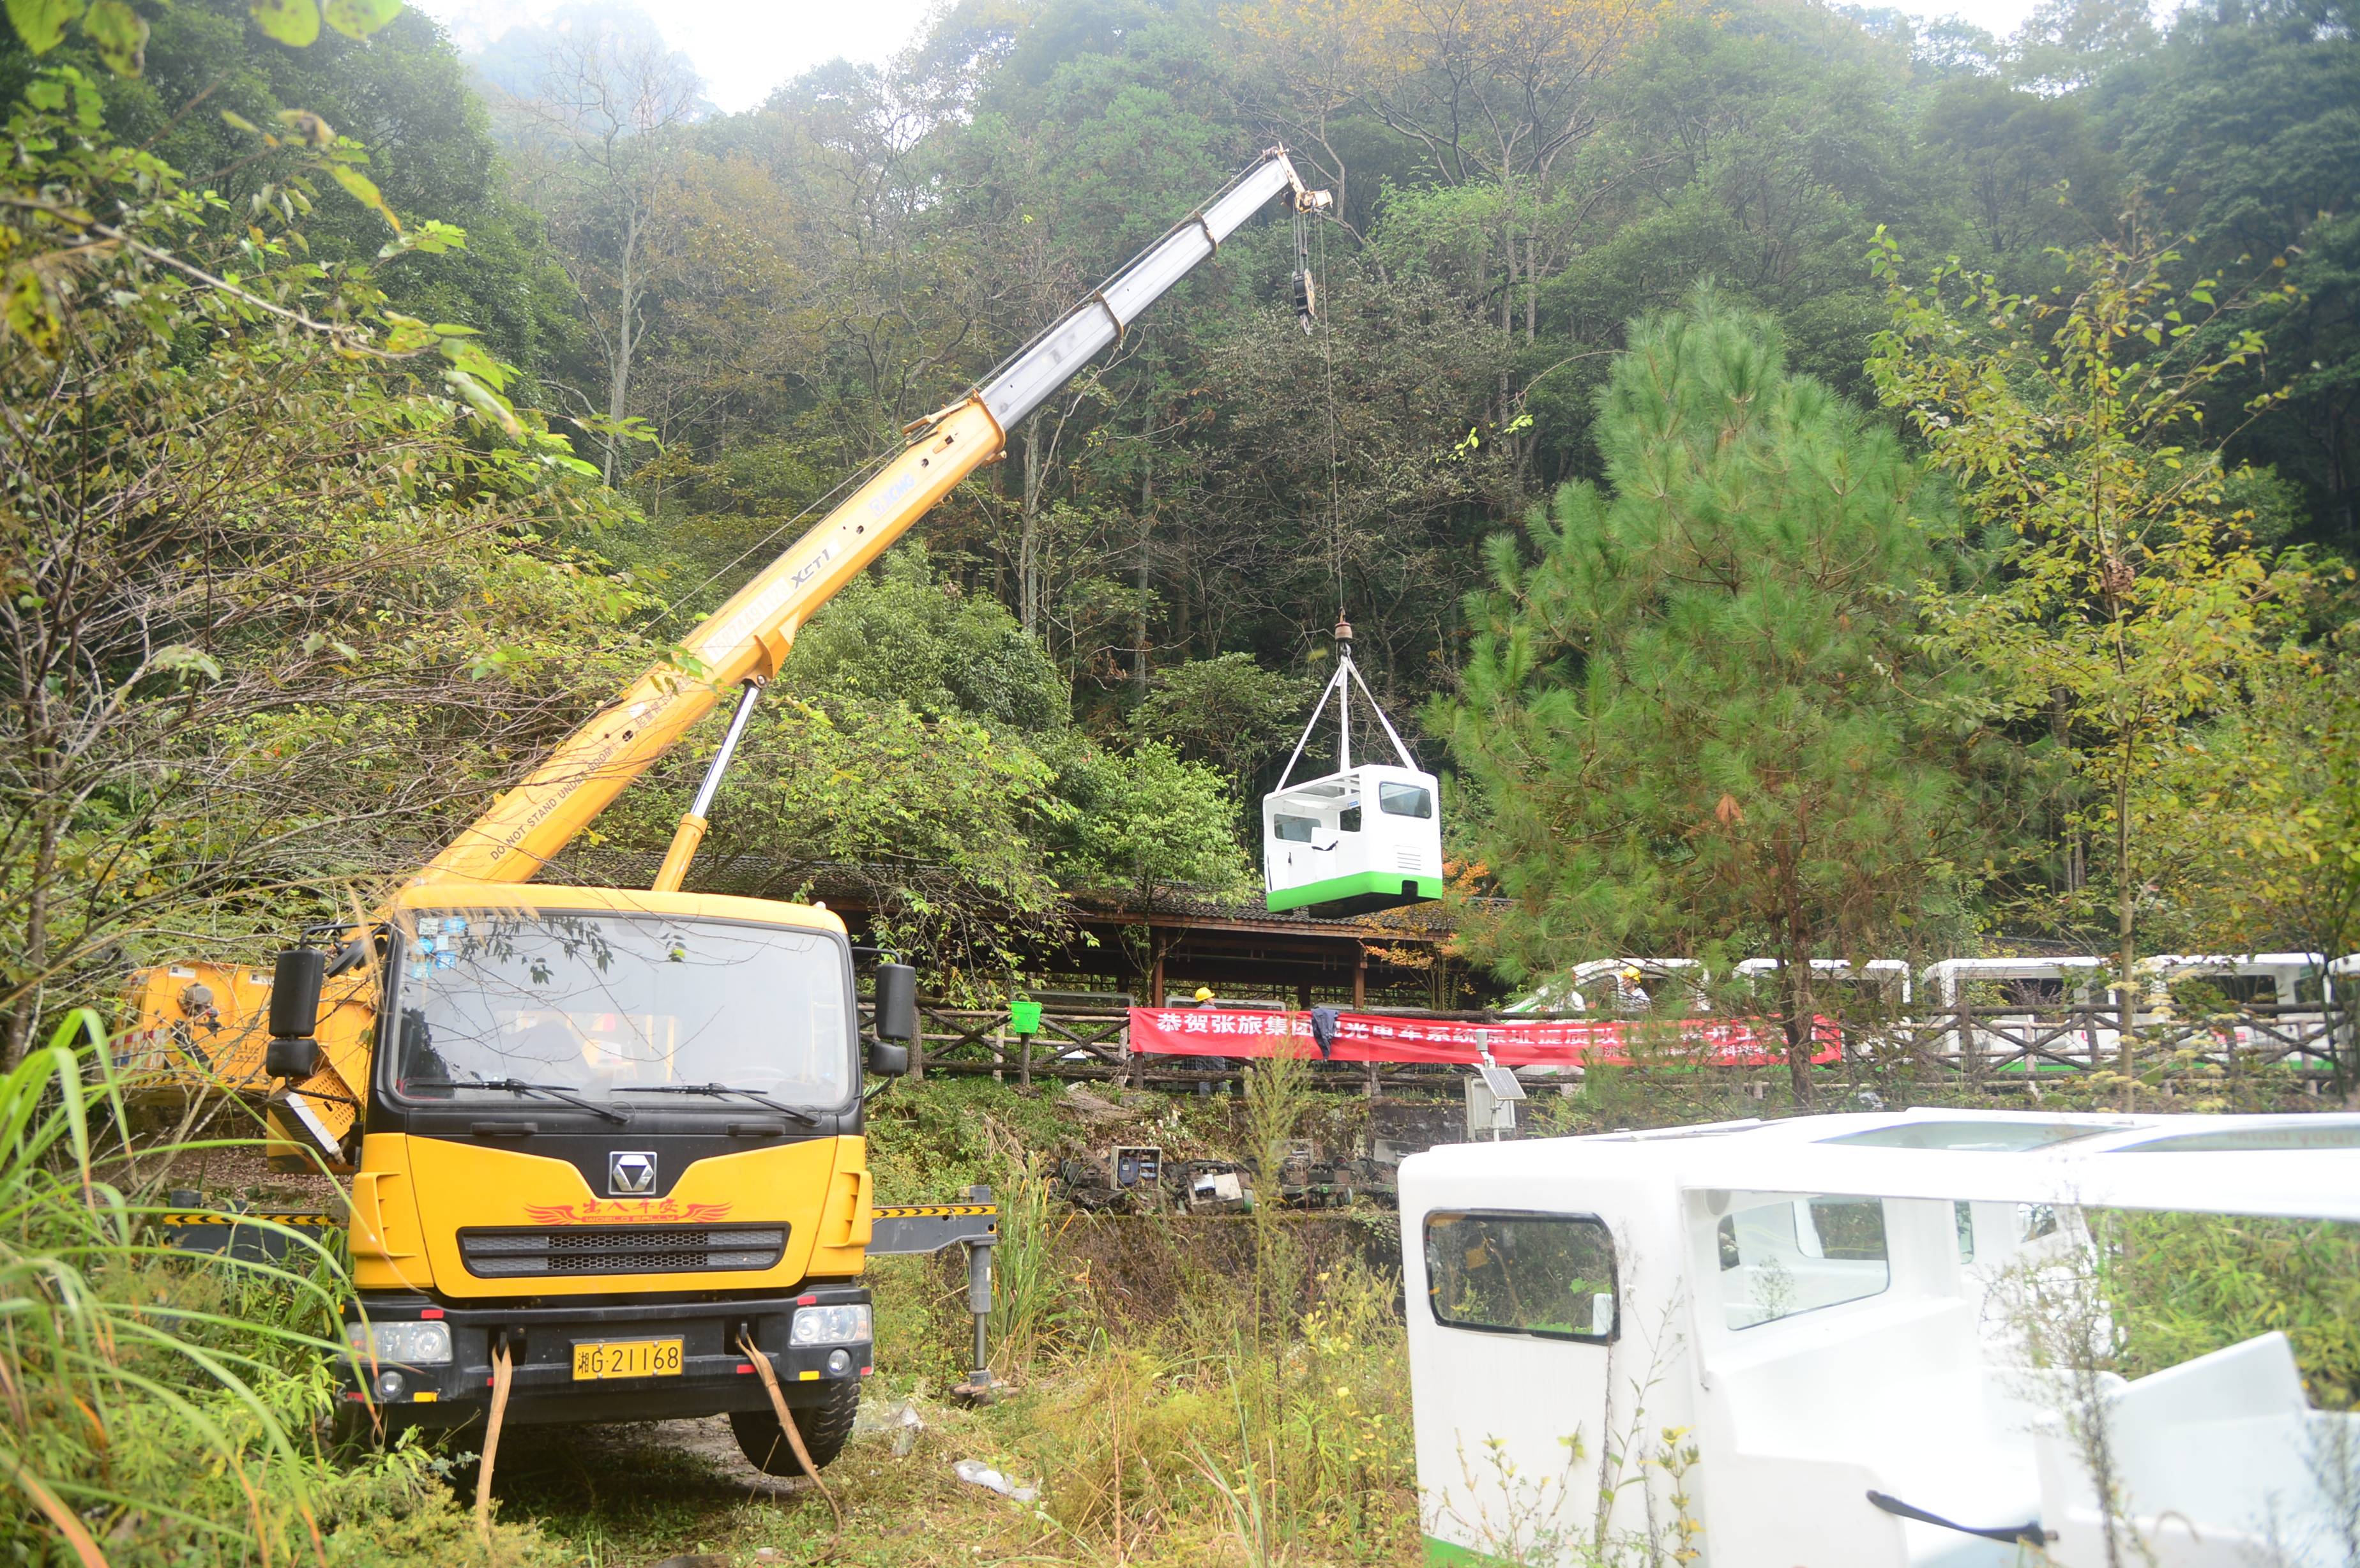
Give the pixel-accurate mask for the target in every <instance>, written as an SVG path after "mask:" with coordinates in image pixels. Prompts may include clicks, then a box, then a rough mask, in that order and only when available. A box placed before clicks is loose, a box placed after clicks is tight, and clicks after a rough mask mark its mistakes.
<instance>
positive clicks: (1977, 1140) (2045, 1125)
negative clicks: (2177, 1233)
mask: <svg viewBox="0 0 2360 1568" xmlns="http://www.w3.org/2000/svg"><path fill="white" fill-rule="evenodd" d="M2127 1125H2128V1124H2126V1123H2119V1122H2118V1123H2114V1124H2111V1125H2091V1124H2087V1123H2081V1124H2077V1123H2073V1122H2049V1121H2038V1122H2035V1121H2021V1122H2019V1121H1997V1120H1994V1121H1965V1122H1899V1123H1896V1124H1895V1125H1894V1126H1892V1127H1871V1128H1869V1129H1868V1130H1867V1131H1866V1132H1848V1133H1845V1134H1843V1135H1842V1136H1841V1137H1840V1138H1821V1139H1820V1140H1819V1141H1820V1142H1822V1143H1825V1144H1829V1145H1830V1146H1832V1145H1837V1144H1855V1145H1859V1146H1861V1147H1863V1148H1867V1149H1950V1150H1953V1151H1963V1152H1971V1153H1991V1154H2013V1153H2018V1152H2021V1151H2022V1150H2025V1149H2047V1148H2049V1146H2051V1145H2052V1144H2060V1143H2070V1142H2072V1141H2073V1140H2074V1139H2075V1138H2095V1137H2097V1136H2098V1135H2099V1134H2100V1133H2102V1132H2119V1131H2120V1130H2122V1128H2123V1127H2125V1126H2127Z"/></svg>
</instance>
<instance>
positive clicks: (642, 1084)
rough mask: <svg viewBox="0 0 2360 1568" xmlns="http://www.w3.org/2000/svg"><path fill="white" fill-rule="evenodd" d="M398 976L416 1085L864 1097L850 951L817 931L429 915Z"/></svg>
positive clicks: (409, 1091)
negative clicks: (677, 1088)
mask: <svg viewBox="0 0 2360 1568" xmlns="http://www.w3.org/2000/svg"><path fill="white" fill-rule="evenodd" d="M396 986H397V989H396V992H395V1003H394V1008H395V1018H396V1025H395V1033H396V1049H395V1051H394V1066H393V1077H394V1083H393V1087H394V1090H395V1092H396V1093H397V1094H401V1095H403V1096H404V1097H407V1098H411V1099H427V1100H432V1099H447V1098H451V1097H453V1096H454V1095H457V1094H467V1095H469V1097H470V1098H473V1097H475V1096H477V1095H481V1094H489V1093H501V1092H503V1091H499V1090H495V1089H492V1088H491V1087H490V1086H491V1085H494V1084H500V1083H509V1082H515V1083H529V1084H533V1085H538V1086H540V1087H542V1088H545V1089H555V1090H563V1091H566V1092H569V1093H571V1094H578V1095H583V1096H587V1097H591V1098H597V1099H604V1098H605V1097H606V1096H608V1095H610V1094H618V1092H627V1091H629V1090H632V1089H642V1088H648V1087H652V1086H657V1085H662V1084H672V1083H677V1084H726V1085H727V1086H729V1087H731V1088H737V1089H751V1090H754V1091H757V1092H759V1093H760V1094H767V1095H770V1096H772V1097H773V1098H776V1099H780V1100H783V1101H786V1102H788V1103H790V1104H793V1105H811V1106H814V1107H818V1108H823V1109H825V1108H830V1107H834V1106H836V1105H842V1104H843V1103H844V1102H845V1101H846V1100H847V1099H848V1098H849V1097H850V1095H851V1094H852V1063H853V1039H852V1027H851V1021H850V1018H849V1015H848V1013H847V1007H849V984H848V981H847V969H846V964H845V957H844V949H843V946H842V944H841V943H839V942H836V941H835V940H833V939H832V938H830V937H828V936H825V935H823V934H822V933H820V932H817V931H782V930H781V929H779V928H777V927H775V926H761V925H752V924H746V923H741V922H738V921H735V920H683V919H678V918H673V917H669V916H658V915H634V914H578V913H568V912H560V911H552V910H542V909H494V910H475V911H468V912H464V913H451V914H421V915H420V916H418V917H417V920H416V926H415V929H414V930H405V931H403V933H402V953H401V959H400V968H399V974H398V975H397V976H396ZM621 1098H622V1099H623V1101H624V1103H626V1104H628V1103H630V1097H629V1096H628V1094H622V1095H621ZM639 1104H641V1105H644V1104H645V1102H644V1101H640V1102H639Z"/></svg>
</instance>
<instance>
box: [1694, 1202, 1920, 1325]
mask: <svg viewBox="0 0 2360 1568" xmlns="http://www.w3.org/2000/svg"><path fill="white" fill-rule="evenodd" d="M1714 1231H1715V1236H1714V1240H1715V1241H1716V1242H1717V1243H1718V1246H1719V1250H1720V1253H1721V1311H1722V1313H1723V1315H1724V1318H1725V1320H1726V1321H1727V1323H1728V1324H1729V1326H1730V1327H1732V1328H1739V1329H1743V1328H1756V1327H1759V1326H1760V1325H1762V1324H1763V1323H1775V1322H1776V1321H1777V1320H1778V1319H1780V1318H1790V1317H1793V1316H1794V1315H1795V1314H1796V1313H1797V1312H1815V1311H1817V1310H1818V1309H1819V1308H1821V1307H1833V1306H1840V1305H1841V1304H1842V1303H1843V1302H1846V1301H1863V1300H1865V1299H1866V1298H1868V1297H1870V1296H1874V1295H1878V1294H1880V1293H1882V1292H1883V1291H1884V1290H1885V1287H1886V1286H1888V1285H1890V1284H1891V1283H1892V1282H1893V1270H1892V1266H1891V1264H1890V1263H1889V1262H1888V1261H1887V1259H1886V1257H1885V1203H1884V1201H1883V1200H1882V1199H1879V1198H1780V1199H1776V1200H1775V1201H1773V1202H1770V1203H1752V1204H1748V1205H1746V1206H1745V1207H1743V1208H1740V1209H1737V1210H1735V1211H1733V1212H1732V1213H1730V1214H1723V1215H1722V1216H1721V1220H1720V1222H1719V1224H1718V1225H1715V1227H1714Z"/></svg>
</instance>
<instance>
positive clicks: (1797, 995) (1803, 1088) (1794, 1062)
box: [1778, 951, 1819, 1109]
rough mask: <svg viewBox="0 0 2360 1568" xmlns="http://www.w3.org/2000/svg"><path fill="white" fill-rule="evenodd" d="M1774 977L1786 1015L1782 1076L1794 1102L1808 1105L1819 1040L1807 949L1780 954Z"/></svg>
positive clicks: (1806, 1106)
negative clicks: (1814, 1026)
mask: <svg viewBox="0 0 2360 1568" xmlns="http://www.w3.org/2000/svg"><path fill="white" fill-rule="evenodd" d="M1778 978H1779V980H1780V982H1781V985H1780V989H1782V990H1783V991H1785V992H1786V1007H1785V1009H1784V1011H1785V1013H1786V1017H1785V1018H1784V1019H1783V1020H1782V1022H1783V1023H1784V1025H1785V1029H1786V1077H1787V1081H1788V1082H1789V1083H1792V1084H1793V1085H1794V1090H1795V1104H1797V1105H1801V1106H1803V1107H1805V1108H1807V1109H1808V1107H1809V1105H1810V1104H1811V1053H1812V1052H1813V1051H1816V1050H1817V1049H1818V1048H1819V1040H1818V1038H1817V1036H1816V1035H1815V1034H1814V1033H1813V1031H1812V1029H1811V1024H1812V1018H1813V1008H1812V1004H1811V960H1810V954H1809V953H1808V951H1806V952H1804V953H1801V954H1800V955H1799V956H1794V955H1787V954H1782V955H1780V957H1779V960H1778Z"/></svg>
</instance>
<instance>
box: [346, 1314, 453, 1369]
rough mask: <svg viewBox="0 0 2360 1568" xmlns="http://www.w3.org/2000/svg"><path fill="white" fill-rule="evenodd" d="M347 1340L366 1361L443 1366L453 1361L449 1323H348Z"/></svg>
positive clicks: (417, 1365)
mask: <svg viewBox="0 0 2360 1568" xmlns="http://www.w3.org/2000/svg"><path fill="white" fill-rule="evenodd" d="M344 1343H345V1344H346V1345H350V1346H351V1347H352V1352H353V1354H354V1355H355V1356H360V1357H361V1358H362V1359H364V1360H376V1361H393V1362H399V1364H401V1365H402V1366H405V1367H444V1366H448V1365H449V1364H450V1361H451V1325H450V1324H449V1323H346V1324H345V1325H344Z"/></svg>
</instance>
